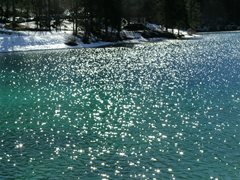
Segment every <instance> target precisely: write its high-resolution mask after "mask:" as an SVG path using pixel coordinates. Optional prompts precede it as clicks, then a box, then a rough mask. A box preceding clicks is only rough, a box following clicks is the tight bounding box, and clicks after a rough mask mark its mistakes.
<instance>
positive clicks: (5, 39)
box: [0, 28, 201, 54]
mask: <svg viewBox="0 0 240 180" xmlns="http://www.w3.org/2000/svg"><path fill="white" fill-rule="evenodd" d="M0 32H2V33H1V34H0V53H1V54H2V53H4V54H6V53H18V52H29V51H30V52H31V51H45V50H63V49H84V48H111V47H133V46H134V45H135V44H142V43H156V42H161V41H165V40H171V39H169V38H161V37H158V38H149V39H145V38H143V37H141V38H135V39H130V40H123V41H117V42H106V41H96V42H93V43H90V44H84V43H83V42H82V41H81V39H80V38H76V42H77V45H76V46H69V45H66V41H67V39H68V38H69V37H72V35H71V32H69V31H60V32H53V31H52V32H42V31H34V32H32V31H12V30H8V29H2V28H0ZM181 33H183V34H184V37H183V38H180V39H176V40H186V39H195V38H197V37H199V36H201V35H198V34H197V35H192V36H189V35H187V32H185V31H182V32H181Z"/></svg>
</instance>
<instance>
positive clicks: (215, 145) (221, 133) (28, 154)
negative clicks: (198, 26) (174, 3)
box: [0, 32, 240, 180]
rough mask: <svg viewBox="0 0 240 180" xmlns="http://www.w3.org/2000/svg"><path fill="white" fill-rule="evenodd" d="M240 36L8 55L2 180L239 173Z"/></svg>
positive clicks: (4, 61) (0, 137) (1, 66)
mask: <svg viewBox="0 0 240 180" xmlns="http://www.w3.org/2000/svg"><path fill="white" fill-rule="evenodd" d="M239 149H240V33H237V32H236V33H219V34H205V35H203V36H202V37H201V38H199V39H194V40H179V41H178V40H173V41H171V40H169V41H164V42H160V43H149V44H141V45H136V46H135V47H133V48H123V47H119V48H102V49H80V50H61V51H44V52H28V53H13V54H1V55H0V179H1V180H2V179H51V180H52V179H56V180H58V179H191V180H192V179H229V180H231V179H233V180H236V179H240V150H239Z"/></svg>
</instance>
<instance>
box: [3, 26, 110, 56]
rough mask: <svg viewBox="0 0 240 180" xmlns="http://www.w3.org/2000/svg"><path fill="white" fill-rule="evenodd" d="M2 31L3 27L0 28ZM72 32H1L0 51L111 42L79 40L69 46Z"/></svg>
mask: <svg viewBox="0 0 240 180" xmlns="http://www.w3.org/2000/svg"><path fill="white" fill-rule="evenodd" d="M0 32H1V29H0ZM69 36H71V32H9V31H6V32H5V33H4V34H1V33H0V52H15V51H34V50H47V49H67V48H93V47H101V46H107V45H110V44H111V43H109V42H97V43H91V44H84V43H82V42H81V41H80V40H78V45H77V46H67V45H66V44H65V42H66V39H67V38H69Z"/></svg>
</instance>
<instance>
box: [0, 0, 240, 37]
mask: <svg viewBox="0 0 240 180" xmlns="http://www.w3.org/2000/svg"><path fill="white" fill-rule="evenodd" d="M239 17H240V1H239V0H0V23H9V24H10V26H11V27H12V28H17V25H18V23H19V22H22V21H33V20H34V21H35V22H36V25H37V29H38V30H52V29H59V28H60V25H61V23H62V22H63V20H66V19H68V20H69V21H71V22H73V23H74V26H73V30H74V32H75V34H77V33H78V31H79V30H83V31H85V32H86V33H94V34H98V33H100V30H102V29H105V33H106V34H108V33H109V31H110V30H109V29H115V30H117V31H118V32H120V31H121V29H122V28H123V25H125V24H127V23H128V24H129V23H143V22H150V23H156V24H161V25H163V26H164V27H165V29H169V28H170V29H173V28H177V29H189V28H191V29H195V30H230V29H231V30H232V29H238V28H239V25H240V18H239ZM109 27H111V28H109Z"/></svg>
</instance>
